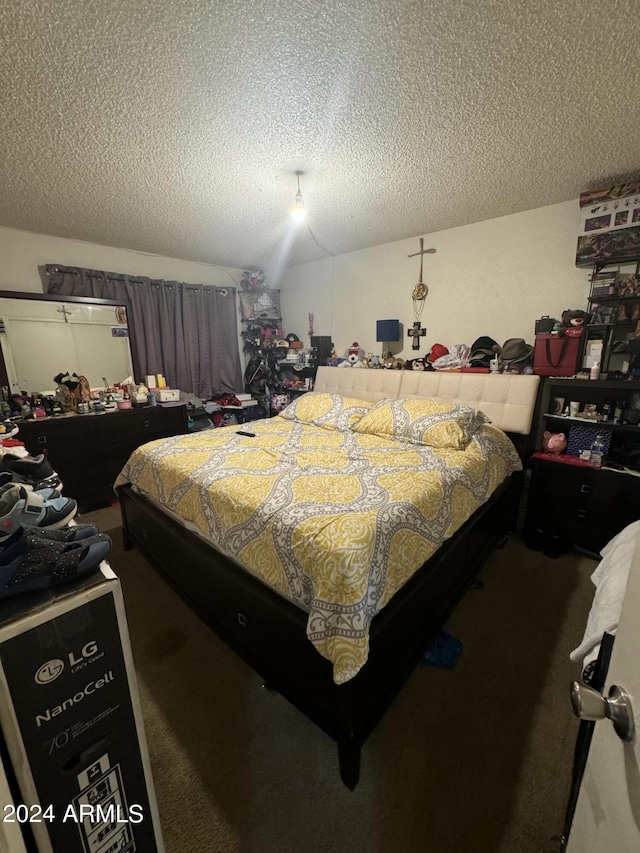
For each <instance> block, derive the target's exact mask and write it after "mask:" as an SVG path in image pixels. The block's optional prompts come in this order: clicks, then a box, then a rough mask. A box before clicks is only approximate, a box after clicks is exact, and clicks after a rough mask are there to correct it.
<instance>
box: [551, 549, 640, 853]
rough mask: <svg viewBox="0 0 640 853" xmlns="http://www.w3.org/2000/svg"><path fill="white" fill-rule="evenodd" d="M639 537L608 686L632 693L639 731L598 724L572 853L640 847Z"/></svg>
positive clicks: (606, 692) (628, 851)
mask: <svg viewBox="0 0 640 853" xmlns="http://www.w3.org/2000/svg"><path fill="white" fill-rule="evenodd" d="M639 650H640V537H639V539H638V541H636V549H635V553H634V556H633V561H632V564H631V571H630V573H629V582H628V585H627V591H626V595H625V599H624V604H623V607H622V614H621V617H620V624H619V628H618V633H617V636H616V639H615V643H614V646H613V654H612V657H611V663H610V666H609V673H608V675H607V681H606V685H605V688H604V690H603V691H602V692H603V695H604V696H608V695H609V689H610V687H611V686H612V685H617V686H618V687H620V688H622V689H623V690H624V691H626V693H627V694H628V696H629V699H630V703H631V707H632V710H633V717H634V721H635V735H634V737H633V740H632V741H631V742H629V743H625V742H624V741H622V740H621V739H620V738H619V737H618V735H617V734H616V733H615V731H614V728H613V724H612V723H611V721H610V720H607V719H604V720H599V721H598V722H597V723H596V725H595V730H594V734H593V740H592V742H591V749H590V750H589V757H588V759H587V765H586V769H585V773H584V777H583V780H582V785H581V787H580V794H579V797H578V804H577V807H576V813H575V816H574V819H573V826H572V829H571V833H570V835H569V844H568V847H567V853H603V851H606V850H612V851H615V853H632V851H633V853H636V851H638V850H640V653H639Z"/></svg>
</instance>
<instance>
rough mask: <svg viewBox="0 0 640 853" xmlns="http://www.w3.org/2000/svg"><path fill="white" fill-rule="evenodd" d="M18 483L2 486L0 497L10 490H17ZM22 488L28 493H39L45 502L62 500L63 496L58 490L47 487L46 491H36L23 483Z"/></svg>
mask: <svg viewBox="0 0 640 853" xmlns="http://www.w3.org/2000/svg"><path fill="white" fill-rule="evenodd" d="M15 487H16V483H6V484H5V485H4V486H0V497H1V496H2V495H3V494H4V493H5V492H8V491H9V489H15ZM21 488H23V489H26V490H27V491H28V492H37V493H38V494H39V495H40V497H41V498H42V499H43V500H45V501H52V500H55V498H61V497H62V494H61V492H59V491H58V489H53V488H49V487H46V488H44V489H34V488H33V486H29V485H28V484H27V483H22V484H21Z"/></svg>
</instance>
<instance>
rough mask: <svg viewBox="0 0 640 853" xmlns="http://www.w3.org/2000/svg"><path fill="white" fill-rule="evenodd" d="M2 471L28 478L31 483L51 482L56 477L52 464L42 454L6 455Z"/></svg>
mask: <svg viewBox="0 0 640 853" xmlns="http://www.w3.org/2000/svg"><path fill="white" fill-rule="evenodd" d="M0 471H10V472H11V473H12V474H19V475H20V476H21V477H26V478H27V479H28V481H29V482H30V483H33V482H34V481H35V480H37V481H42V480H50V479H51V478H52V477H54V476H55V475H56V472H55V471H54V470H53V468H52V467H51V463H50V462H49V460H48V459H46V458H45V456H44V454H42V453H41V454H40V455H39V456H14V455H13V454H11V453H5V454H4V456H3V457H2V460H0Z"/></svg>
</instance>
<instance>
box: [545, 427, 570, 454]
mask: <svg viewBox="0 0 640 853" xmlns="http://www.w3.org/2000/svg"><path fill="white" fill-rule="evenodd" d="M566 446H567V436H566V435H565V434H564V433H563V432H548V431H545V432H544V434H543V436H542V449H543V450H544V451H546V453H562V452H563V451H564V449H565V448H566Z"/></svg>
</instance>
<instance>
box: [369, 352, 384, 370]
mask: <svg viewBox="0 0 640 853" xmlns="http://www.w3.org/2000/svg"><path fill="white" fill-rule="evenodd" d="M369 367H375V368H378V367H382V365H381V364H380V356H379V355H372V356H371V358H370V359H369Z"/></svg>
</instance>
